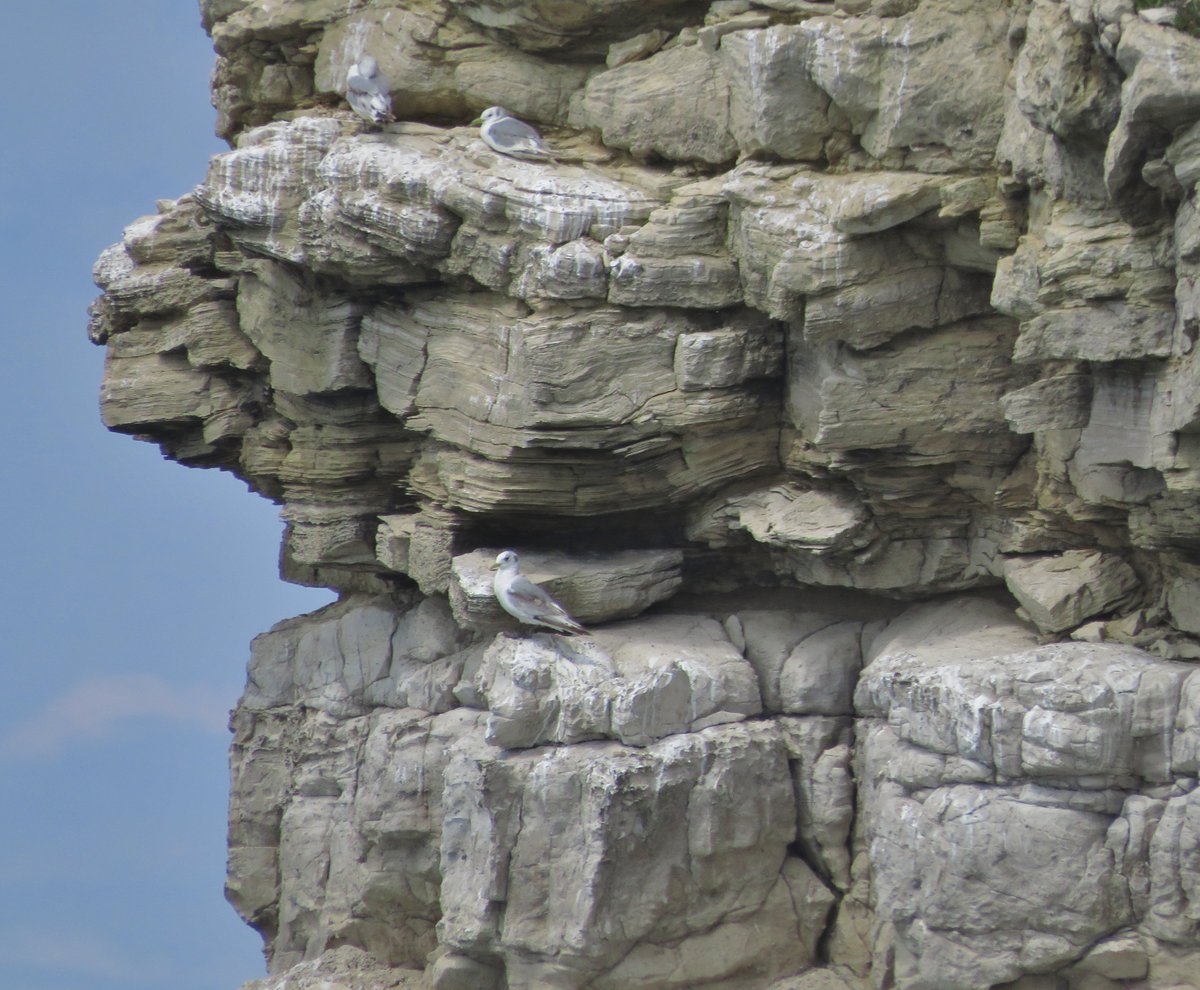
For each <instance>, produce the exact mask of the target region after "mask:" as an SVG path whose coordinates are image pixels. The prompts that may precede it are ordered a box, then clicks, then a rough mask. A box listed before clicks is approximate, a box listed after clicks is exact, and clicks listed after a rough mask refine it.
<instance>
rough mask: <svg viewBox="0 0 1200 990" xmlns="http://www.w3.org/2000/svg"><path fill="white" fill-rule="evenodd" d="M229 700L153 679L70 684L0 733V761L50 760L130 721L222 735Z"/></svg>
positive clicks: (115, 677) (199, 687)
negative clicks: (159, 721) (163, 721)
mask: <svg viewBox="0 0 1200 990" xmlns="http://www.w3.org/2000/svg"><path fill="white" fill-rule="evenodd" d="M228 708H229V701H228V699H225V698H222V697H221V696H220V694H219V693H218V692H217V691H216V690H215V689H213V688H210V687H207V686H204V685H192V686H187V685H179V684H170V683H168V682H167V681H165V680H163V679H162V678H161V677H158V676H156V675H154V674H124V675H112V676H108V677H90V678H87V679H86V680H82V681H78V682H76V683H75V684H73V685H71V686H70V687H69V688H67V690H66V691H64V692H63V693H62V694H60V695H58V696H57V697H55V698H51V699H50V701H48V702H47V703H46V705H45V706H44V707H43V708H42V709H41V711H39V712H36V713H34V714H33V715H31V716H30V717H29V718H27V719H25V720H23V721H21V722H18V723H16V724H15V725H11V726H9V727H8V729H7V730H6V731H4V732H3V733H0V757H3V758H5V759H10V760H11V759H23V758H29V757H44V756H54V755H56V754H58V753H61V752H62V751H63V750H65V749H67V748H69V747H70V746H72V745H74V744H76V743H80V742H86V741H89V740H94V739H102V738H104V737H105V736H106V735H108V734H109V733H110V732H111V731H112V729H113V728H114V727H116V726H119V725H124V724H127V723H128V722H130V721H132V720H134V719H142V718H156V719H167V720H168V721H172V722H180V723H183V724H185V725H190V726H193V727H195V728H199V729H202V730H205V731H209V732H224V731H225V725H226V721H227V720H228V717H229V714H228Z"/></svg>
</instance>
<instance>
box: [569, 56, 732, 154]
mask: <svg viewBox="0 0 1200 990" xmlns="http://www.w3.org/2000/svg"><path fill="white" fill-rule="evenodd" d="M570 119H571V123H572V124H574V125H575V126H577V127H593V128H596V129H597V130H599V131H600V133H601V134H602V135H603V137H604V143H605V144H607V145H610V146H612V147H616V148H625V149H627V150H629V151H631V152H632V153H633V154H634V155H637V156H639V157H640V156H646V155H650V154H656V155H661V156H663V157H664V158H672V159H682V160H684V161H688V160H696V161H701V162H706V163H709V164H712V165H718V164H721V163H722V162H727V161H729V160H731V159H732V158H734V157H735V155H736V154H737V144H736V142H735V140H734V138H733V135H732V134H730V132H729V127H730V119H729V83H728V79H727V77H726V75H725V70H724V67H723V64H722V62H721V60H719V59H718V58H716V57H715V56H714V55H712V54H710V53H708V52H705V51H703V50H702V49H701V48H700V47H699V46H695V45H693V46H682V45H681V46H679V47H676V48H671V49H669V50H665V51H661V52H658V53H657V54H655V55H651V56H650V57H649V58H646V59H644V60H642V61H639V62H630V63H628V64H625V65H621V66H619V67H617V68H615V69H609V70H607V71H605V72H601V73H600V74H598V75H596V76H593V77H592V78H591V79H590V80H588V83H587V87H586V89H585V90H584V92H583V95H582V98H581V99H580V100H579V101H578V102H577V103H575V105H574V106H573V107H572V110H571V118H570Z"/></svg>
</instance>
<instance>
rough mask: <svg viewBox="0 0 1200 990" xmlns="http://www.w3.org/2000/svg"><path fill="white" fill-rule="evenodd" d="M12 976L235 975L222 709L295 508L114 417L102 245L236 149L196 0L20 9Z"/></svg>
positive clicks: (93, 989) (4, 723)
mask: <svg viewBox="0 0 1200 990" xmlns="http://www.w3.org/2000/svg"><path fill="white" fill-rule="evenodd" d="M5 36H6V38H7V39H8V40H9V47H8V50H7V51H6V53H5V58H4V60H0V77H2V78H0V92H3V94H4V96H3V97H2V98H0V123H2V124H3V130H2V135H3V136H2V138H0V227H2V231H0V233H2V236H0V298H2V300H3V308H4V313H5V319H4V324H5V326H4V336H3V340H4V345H5V351H4V355H3V358H4V359H3V361H2V362H0V376H3V380H2V383H0V384H2V387H0V403H3V415H2V416H0V429H2V430H3V434H2V440H0V464H2V465H3V467H2V475H0V477H2V483H0V511H2V515H0V518H2V519H3V526H4V544H5V550H6V553H5V558H6V560H5V565H6V566H5V567H4V572H5V573H4V579H3V593H2V594H0V610H2V611H0V628H2V629H3V632H4V636H3V646H0V669H2V670H3V673H4V678H5V690H4V691H3V692H0V987H12V988H14V990H138V988H139V987H153V988H159V987H164V986H170V987H171V988H172V990H234V988H236V987H237V986H238V985H239V984H240V983H242V982H243V981H244V980H247V979H251V978H254V977H256V976H259V975H261V974H262V972H263V967H262V960H261V954H260V951H259V939H258V936H257V935H256V934H255V933H253V932H252V931H250V929H248V928H246V927H245V926H244V925H242V923H241V921H240V920H239V919H238V918H237V916H236V915H235V914H234V912H233V909H232V908H230V907H229V906H228V905H227V904H226V903H225V901H224V898H223V896H222V892H221V885H222V880H223V876H224V861H225V810H226V807H225V802H226V795H227V790H228V770H227V764H226V747H227V744H228V733H227V731H226V728H225V721H226V717H227V712H228V709H229V708H231V707H233V705H234V704H235V702H236V700H237V697H238V695H239V693H240V692H241V689H242V685H243V683H244V679H245V660H246V656H247V653H248V645H249V641H250V639H251V638H252V637H253V636H254V635H255V634H257V633H258V632H261V631H263V630H265V629H267V628H268V627H269V626H270V625H272V624H273V623H274V622H276V621H278V620H279V619H282V618H284V617H286V616H289V615H294V614H297V613H300V612H304V611H309V610H311V609H314V608H317V607H319V606H320V605H322V604H324V603H325V602H327V601H329V600H330V598H331V596H330V595H329V594H328V593H327V592H321V591H315V590H312V589H302V588H296V587H292V586H289V585H286V584H284V583H282V582H281V581H280V580H279V578H278V576H277V570H276V560H277V554H278V544H279V537H280V533H281V529H282V527H281V524H280V522H279V518H278V511H277V509H276V507H275V506H273V505H271V504H270V503H268V502H266V501H264V500H263V499H260V498H259V497H257V496H255V495H252V494H250V493H249V492H248V491H247V490H246V488H245V486H244V485H243V484H242V483H241V482H239V481H237V480H236V479H235V478H233V477H231V476H229V475H226V474H221V473H218V472H214V471H198V470H189V469H186V468H183V467H180V466H179V465H176V464H172V463H170V462H167V461H165V460H163V459H162V457H161V455H160V454H159V451H158V449H157V448H156V447H154V446H153V445H149V444H145V443H139V442H137V441H134V440H133V439H131V438H128V437H122V436H118V435H115V434H110V433H108V432H107V431H105V430H104V428H103V426H102V425H101V423H100V420H99V416H98V410H97V394H98V388H99V384H100V377H101V370H102V359H103V352H102V350H101V349H100V348H97V347H93V346H92V345H91V344H90V343H89V342H88V340H87V337H86V326H87V314H86V310H87V305H88V303H89V302H90V301H91V299H92V298H93V297H94V296H95V295H96V289H95V287H94V286H93V285H92V282H91V266H92V262H93V261H94V259H95V257H96V255H97V254H98V253H99V252H100V250H101V249H102V248H104V247H105V246H106V245H108V244H110V243H112V242H114V241H116V240H118V239H119V238H120V235H121V230H122V228H123V227H124V226H125V225H126V224H127V223H129V222H130V221H132V220H133V219H135V218H136V217H138V216H141V215H143V214H146V213H151V212H153V210H154V202H155V200H156V199H162V198H174V197H176V196H179V195H181V194H182V193H184V192H187V191H188V190H189V189H191V188H192V187H193V186H194V185H195V184H196V183H197V182H199V181H200V179H201V178H202V177H203V175H204V170H205V165H206V163H207V161H208V158H209V156H210V155H212V154H214V153H216V152H219V151H221V150H222V149H223V147H224V146H223V144H222V143H221V142H219V141H218V140H217V139H216V138H215V137H213V135H212V128H213V121H214V118H215V114H214V112H213V110H212V107H211V105H210V103H209V98H208V78H209V73H210V71H211V68H212V63H213V53H212V49H211V45H210V43H209V40H208V38H207V37H206V36H205V35H204V32H203V30H202V29H201V27H200V18H199V13H198V9H197V4H196V3H195V2H194V0H107V2H105V3H97V2H95V0H39V2H37V3H27V4H10V5H8V7H6V9H5Z"/></svg>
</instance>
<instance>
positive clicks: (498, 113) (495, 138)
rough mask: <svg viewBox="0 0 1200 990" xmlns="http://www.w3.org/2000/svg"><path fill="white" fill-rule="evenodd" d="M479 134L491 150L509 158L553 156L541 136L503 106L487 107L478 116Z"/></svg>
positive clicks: (545, 157) (544, 157) (539, 159)
mask: <svg viewBox="0 0 1200 990" xmlns="http://www.w3.org/2000/svg"><path fill="white" fill-rule="evenodd" d="M478 122H480V123H482V124H483V126H482V127H480V128H479V136H480V137H481V138H483V140H484V141H485V142H486V143H487V146H488V147H489V148H491V149H492V150H493V151H498V152H500V154H502V155H508V156H509V157H510V158H526V159H530V160H532V161H545V160H547V159H551V160H552V159H553V158H554V152H552V151H551V150H550V149H549V148H548V147H546V142H545V141H543V140H542V136H541V135H540V134H539V133H538V132H537V131H536V130H534V129H533V128H532V127H530V126H529V125H528V124H526V123H525V122H524V121H521V120H517V118H516V117H514V116H513V115H512V114H510V113H509V112H508V111H507V110H505V109H504V107H488V108H487V109H486V110H484V111H483V113H482V114H480V116H479V120H478Z"/></svg>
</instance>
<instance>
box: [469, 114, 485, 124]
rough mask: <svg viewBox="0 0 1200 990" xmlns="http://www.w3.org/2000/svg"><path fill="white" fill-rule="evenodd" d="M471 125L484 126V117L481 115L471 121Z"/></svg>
mask: <svg viewBox="0 0 1200 990" xmlns="http://www.w3.org/2000/svg"><path fill="white" fill-rule="evenodd" d="M471 123H472V124H482V123H483V116H482V115H480V116H478V117H476V118H475V119H474V120H473V121H471Z"/></svg>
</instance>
